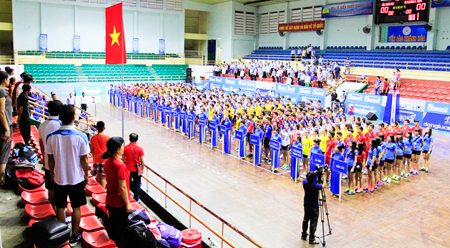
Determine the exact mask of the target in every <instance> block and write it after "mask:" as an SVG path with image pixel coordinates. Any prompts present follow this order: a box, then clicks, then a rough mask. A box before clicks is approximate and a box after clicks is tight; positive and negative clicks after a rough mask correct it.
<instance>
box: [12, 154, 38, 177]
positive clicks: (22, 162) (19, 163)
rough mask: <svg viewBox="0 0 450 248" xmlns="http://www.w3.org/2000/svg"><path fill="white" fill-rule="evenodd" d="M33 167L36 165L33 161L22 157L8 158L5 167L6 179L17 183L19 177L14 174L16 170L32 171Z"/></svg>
mask: <svg viewBox="0 0 450 248" xmlns="http://www.w3.org/2000/svg"><path fill="white" fill-rule="evenodd" d="M35 168H36V165H35V164H34V163H30V162H29V161H28V160H27V159H26V158H24V157H16V158H9V161H8V163H7V164H6V169H5V175H6V181H8V182H10V183H18V182H19V178H17V176H16V171H17V170H26V169H31V170H33V171H34V170H35Z"/></svg>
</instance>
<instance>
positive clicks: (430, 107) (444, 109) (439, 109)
mask: <svg viewBox="0 0 450 248" xmlns="http://www.w3.org/2000/svg"><path fill="white" fill-rule="evenodd" d="M425 112H429V113H435V114H442V115H450V104H448V103H442V102H427V103H426V104H425Z"/></svg>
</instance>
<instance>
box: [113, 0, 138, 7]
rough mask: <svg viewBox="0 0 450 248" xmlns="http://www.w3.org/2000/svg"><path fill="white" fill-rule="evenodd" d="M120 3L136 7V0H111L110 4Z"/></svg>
mask: <svg viewBox="0 0 450 248" xmlns="http://www.w3.org/2000/svg"><path fill="white" fill-rule="evenodd" d="M120 2H121V3H122V5H123V6H128V7H136V0H122V1H121V0H112V4H117V3H120Z"/></svg>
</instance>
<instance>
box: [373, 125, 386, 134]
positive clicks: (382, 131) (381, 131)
mask: <svg viewBox="0 0 450 248" xmlns="http://www.w3.org/2000/svg"><path fill="white" fill-rule="evenodd" d="M380 133H381V134H383V135H384V124H383V123H380V124H378V132H376V133H375V135H376V136H377V137H378V135H379V134H380Z"/></svg>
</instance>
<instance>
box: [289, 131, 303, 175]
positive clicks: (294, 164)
mask: <svg viewBox="0 0 450 248" xmlns="http://www.w3.org/2000/svg"><path fill="white" fill-rule="evenodd" d="M301 140H302V138H301V136H300V135H299V136H296V137H295V141H294V143H292V149H291V178H292V179H293V180H295V179H297V178H298V177H299V175H300V159H301V158H298V157H295V158H294V157H293V156H292V152H293V150H294V148H296V149H297V150H300V151H301V152H300V155H301V156H303V145H302V143H301Z"/></svg>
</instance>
